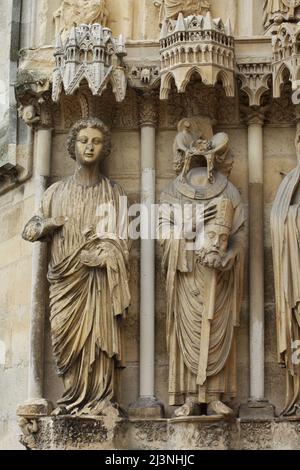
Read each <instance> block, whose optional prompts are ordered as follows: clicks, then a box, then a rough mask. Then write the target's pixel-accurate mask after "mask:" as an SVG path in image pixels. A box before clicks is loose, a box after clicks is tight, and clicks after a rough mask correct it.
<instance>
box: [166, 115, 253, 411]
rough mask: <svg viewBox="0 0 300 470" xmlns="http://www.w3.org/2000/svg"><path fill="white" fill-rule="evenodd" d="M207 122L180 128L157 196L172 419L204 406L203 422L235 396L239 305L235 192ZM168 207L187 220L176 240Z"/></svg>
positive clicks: (224, 151)
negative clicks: (169, 171) (167, 177)
mask: <svg viewBox="0 0 300 470" xmlns="http://www.w3.org/2000/svg"><path fill="white" fill-rule="evenodd" d="M208 121H209V120H208V119H202V120H201V119H197V118H196V119H195V118H192V119H185V120H183V121H181V122H180V123H179V126H178V131H179V134H178V135H177V137H176V139H175V144H174V153H175V156H174V159H175V168H176V170H177V172H180V174H179V176H178V177H177V178H176V179H175V181H173V182H172V183H171V184H170V185H169V186H168V187H167V188H166V189H165V190H164V192H163V193H162V195H161V208H160V217H159V232H160V233H159V236H160V239H161V244H162V248H163V269H164V272H165V274H166V288H167V346H168V353H169V404H170V405H171V406H178V407H179V408H177V410H176V411H175V415H176V416H177V417H179V416H189V415H192V414H194V413H197V409H198V412H199V405H201V407H202V408H203V405H205V404H207V405H208V407H207V410H202V411H204V412H207V413H208V414H209V415H222V416H229V415H231V414H232V413H233V411H232V410H231V409H230V408H229V407H228V406H227V405H226V404H225V403H224V402H229V401H230V399H232V398H234V397H235V396H236V393H237V387H236V368H235V366H236V349H235V348H236V338H235V330H236V327H237V326H238V324H239V311H240V306H241V299H242V285H243V269H244V268H243V266H244V261H243V260H244V238H245V233H244V224H245V215H244V209H243V205H242V202H241V197H240V194H239V192H238V190H237V189H236V188H235V187H234V186H233V185H232V184H231V183H230V182H229V181H228V177H227V175H226V174H224V173H223V171H224V172H226V173H227V171H226V158H227V155H228V137H227V135H226V134H223V133H220V134H217V135H215V136H213V133H212V128H211V125H210V124H208ZM172 207H174V208H175V207H177V208H178V207H180V208H181V210H182V209H183V211H186V210H187V209H188V210H187V214H190V215H189V221H188V222H189V224H187V225H183V228H182V230H180V236H178V223H177V222H176V221H175V215H174V214H175V212H174V211H175V209H174V210H172ZM193 211H194V212H196V215H195V214H193ZM199 211H200V212H199ZM197 213H198V216H197ZM197 218H198V220H197ZM201 218H202V226H203V222H204V243H203V240H202V243H200V245H198V246H197V244H195V245H194V246H193V247H192V249H191V247H190V246H189V245H190V243H191V240H190V238H191V236H192V232H195V231H196V232H197V230H198V228H199V227H200V226H199V220H200V221H201ZM179 227H180V224H179ZM175 232H176V233H177V235H176V236H175ZM196 238H197V237H196Z"/></svg>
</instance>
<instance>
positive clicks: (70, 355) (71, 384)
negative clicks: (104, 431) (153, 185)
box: [23, 119, 130, 416]
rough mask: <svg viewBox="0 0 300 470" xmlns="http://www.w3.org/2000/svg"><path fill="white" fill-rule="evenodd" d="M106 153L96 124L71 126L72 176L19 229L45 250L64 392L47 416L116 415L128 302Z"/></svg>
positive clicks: (125, 254)
mask: <svg viewBox="0 0 300 470" xmlns="http://www.w3.org/2000/svg"><path fill="white" fill-rule="evenodd" d="M110 148H111V144H110V132H109V130H108V128H107V127H106V126H105V125H104V124H103V122H102V121H100V120H98V119H84V120H81V121H78V122H77V123H76V124H75V125H74V126H73V128H72V129H71V131H70V136H69V140H68V151H69V154H70V156H71V158H73V159H74V160H75V161H76V168H75V173H74V175H73V176H71V177H69V178H66V179H65V180H62V181H59V182H57V183H55V184H53V185H52V186H50V188H49V189H48V190H47V191H46V192H45V194H44V197H43V201H42V204H41V208H40V211H39V213H38V214H36V215H35V216H34V217H33V218H32V219H31V220H30V221H29V222H28V223H27V225H26V226H25V229H24V231H23V238H24V239H25V240H27V241H30V242H39V241H40V242H47V243H48V244H49V248H50V262H49V269H48V281H49V284H50V323H51V336H52V346H53V354H54V359H55V362H56V368H57V373H58V375H59V376H60V377H61V378H62V379H63V383H64V387H65V393H64V395H63V397H62V398H61V399H60V400H59V401H58V408H57V409H56V410H55V412H54V413H55V414H72V415H75V416H82V415H91V416H95V415H101V414H102V413H105V410H108V409H111V410H112V409H114V410H118V406H116V405H117V403H118V402H117V400H118V378H119V374H120V370H121V369H122V368H123V367H124V352H123V342H122V324H123V320H124V318H125V315H126V311H127V308H128V306H129V304H130V293H129V287H128V262H129V247H128V242H127V238H126V236H125V235H126V231H125V230H126V224H125V226H123V225H122V227H120V223H119V221H120V220H121V219H122V220H123V221H124V223H125V219H126V217H125V216H124V217H123V215H124V214H123V212H122V208H123V205H122V203H121V202H122V201H123V199H121V197H122V196H124V192H123V190H122V189H121V187H120V186H118V185H117V184H115V183H112V182H111V181H110V180H109V179H107V178H106V177H105V176H103V175H102V174H101V172H100V163H101V162H102V161H103V159H104V158H105V157H107V156H108V155H109V153H110ZM125 199H126V198H125ZM120 201H121V202H120ZM102 209H103V210H102ZM106 212H107V214H106V215H105V213H106ZM124 212H125V214H126V213H127V211H126V210H125V211H124ZM120 235H122V236H120Z"/></svg>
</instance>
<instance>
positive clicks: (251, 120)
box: [241, 105, 269, 126]
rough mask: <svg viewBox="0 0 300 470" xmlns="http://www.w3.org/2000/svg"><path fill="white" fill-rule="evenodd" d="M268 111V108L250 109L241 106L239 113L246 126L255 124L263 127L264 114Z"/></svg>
mask: <svg viewBox="0 0 300 470" xmlns="http://www.w3.org/2000/svg"><path fill="white" fill-rule="evenodd" d="M268 109H269V106H264V107H261V108H256V107H254V108H251V107H247V106H243V105H242V106H241V112H242V115H243V118H244V121H245V122H246V123H247V125H248V126H250V125H252V124H257V125H259V126H263V125H264V123H265V119H266V113H267V111H268Z"/></svg>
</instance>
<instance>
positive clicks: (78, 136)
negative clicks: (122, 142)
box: [67, 118, 111, 166]
mask: <svg viewBox="0 0 300 470" xmlns="http://www.w3.org/2000/svg"><path fill="white" fill-rule="evenodd" d="M67 147H68V152H69V154H70V156H71V158H72V159H73V160H76V161H77V162H79V163H80V164H81V165H87V166H89V165H94V164H95V163H100V162H102V161H103V160H104V159H105V158H106V157H108V155H109V154H110V151H111V136H110V131H109V129H108V127H107V126H106V125H105V124H104V123H103V122H102V121H100V119H96V118H90V119H82V120H80V121H78V122H76V124H74V126H73V127H72V129H71V130H70V134H69V138H68V143H67Z"/></svg>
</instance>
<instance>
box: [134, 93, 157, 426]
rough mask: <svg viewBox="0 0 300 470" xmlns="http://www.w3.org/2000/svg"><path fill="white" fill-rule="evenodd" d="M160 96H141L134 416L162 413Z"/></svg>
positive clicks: (148, 416) (145, 416)
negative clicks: (157, 208) (158, 376)
mask: <svg viewBox="0 0 300 470" xmlns="http://www.w3.org/2000/svg"><path fill="white" fill-rule="evenodd" d="M156 124H157V97H156V95H155V94H152V93H144V94H143V95H142V96H141V98H140V126H141V204H142V207H143V209H142V210H141V263H140V269H141V274H140V381H139V383H140V397H139V399H138V401H137V402H136V403H134V404H133V405H131V406H130V409H129V413H130V415H131V416H134V417H136V416H138V417H140V418H143V417H144V418H156V417H161V416H162V405H161V404H160V403H159V402H158V401H157V400H156V398H155V367H154V365H155V229H156V227H155V222H156V221H155V217H153V215H154V213H153V211H152V210H151V208H152V206H153V205H154V204H155V182H156V178H155V146H156V139H155V137H156Z"/></svg>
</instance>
